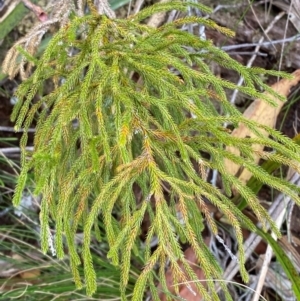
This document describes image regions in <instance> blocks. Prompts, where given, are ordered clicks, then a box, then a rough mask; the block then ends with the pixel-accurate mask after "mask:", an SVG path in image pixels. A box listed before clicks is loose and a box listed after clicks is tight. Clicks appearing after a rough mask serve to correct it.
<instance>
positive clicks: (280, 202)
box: [216, 173, 300, 292]
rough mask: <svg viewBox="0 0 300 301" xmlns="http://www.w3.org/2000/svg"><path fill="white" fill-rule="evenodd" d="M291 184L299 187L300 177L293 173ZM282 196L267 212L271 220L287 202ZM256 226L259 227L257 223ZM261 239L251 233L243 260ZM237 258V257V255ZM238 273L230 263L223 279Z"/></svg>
mask: <svg viewBox="0 0 300 301" xmlns="http://www.w3.org/2000/svg"><path fill="white" fill-rule="evenodd" d="M290 183H291V184H296V185H298V186H299V185H300V175H299V174H298V173H295V174H294V175H293V176H292V177H291V179H290ZM284 198H285V196H284V194H283V193H281V194H279V195H278V196H277V198H276V199H275V200H274V202H273V203H272V205H271V207H270V208H269V210H268V213H269V214H270V216H271V218H272V219H273V220H277V219H278V217H279V216H280V215H281V213H282V211H283V210H284V208H285V207H286V204H287V202H288V201H289V200H286V201H285V202H284ZM258 226H261V224H260V223H259V224H258ZM269 228H270V225H269V224H267V225H266V230H268V229H269ZM260 241H261V237H260V236H258V234H256V233H251V234H250V236H249V237H248V239H247V240H246V241H245V243H244V250H245V259H246V260H247V259H248V258H249V257H250V255H251V254H252V253H253V251H254V250H255V248H256V247H257V245H258V244H259V243H260ZM237 257H238V255H237ZM238 271H239V266H238V265H237V264H236V262H235V261H231V262H230V264H229V265H228V267H227V268H226V270H225V272H224V274H223V279H226V280H231V279H233V277H234V276H235V274H236V273H237V272H238ZM220 289H221V287H220V286H219V285H217V286H216V291H217V292H218V291H219V290H220Z"/></svg>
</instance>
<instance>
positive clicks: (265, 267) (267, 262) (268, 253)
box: [252, 201, 290, 301]
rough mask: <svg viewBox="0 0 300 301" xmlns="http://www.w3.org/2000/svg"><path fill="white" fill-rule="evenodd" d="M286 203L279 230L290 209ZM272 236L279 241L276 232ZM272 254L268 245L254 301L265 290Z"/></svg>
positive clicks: (279, 222)
mask: <svg viewBox="0 0 300 301" xmlns="http://www.w3.org/2000/svg"><path fill="white" fill-rule="evenodd" d="M284 203H286V206H285V207H284V210H282V212H281V214H280V215H279V216H278V218H277V220H276V225H277V227H278V229H280V228H281V225H282V223H283V221H284V217H285V215H286V211H287V207H288V204H289V203H290V201H288V202H284ZM271 235H272V237H273V238H274V239H275V240H277V237H276V235H275V234H274V232H272V234H271ZM272 253H273V250H272V247H271V245H270V244H268V247H267V250H266V254H265V258H264V262H263V265H262V267H261V270H260V275H259V279H258V282H257V287H256V289H255V293H254V296H253V299H252V301H259V298H260V295H261V291H262V288H263V285H264V283H265V279H266V276H267V272H268V268H269V265H270V262H271V259H272Z"/></svg>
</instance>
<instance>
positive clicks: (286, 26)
mask: <svg viewBox="0 0 300 301" xmlns="http://www.w3.org/2000/svg"><path fill="white" fill-rule="evenodd" d="M292 2H293V0H292V1H291V4H290V7H289V11H288V16H289V15H290V13H291V9H292ZM288 25H289V18H287V20H286V22H285V29H284V38H286V33H287V29H288ZM284 46H285V43H283V44H282V46H281V52H280V58H279V66H278V69H279V70H281V66H282V58H283V50H284Z"/></svg>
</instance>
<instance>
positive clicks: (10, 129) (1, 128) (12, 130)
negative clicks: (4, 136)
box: [0, 126, 35, 133]
mask: <svg viewBox="0 0 300 301" xmlns="http://www.w3.org/2000/svg"><path fill="white" fill-rule="evenodd" d="M0 131H2V132H14V133H15V132H16V133H18V132H24V131H25V130H23V129H19V130H18V131H16V130H15V129H14V128H13V127H10V126H0ZM26 132H28V133H35V129H27V130H26Z"/></svg>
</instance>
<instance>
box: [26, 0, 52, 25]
mask: <svg viewBox="0 0 300 301" xmlns="http://www.w3.org/2000/svg"><path fill="white" fill-rule="evenodd" d="M22 2H23V3H24V5H25V6H26V7H27V8H28V9H30V10H31V11H33V12H34V14H35V15H36V16H37V18H38V19H39V20H40V21H41V22H45V21H47V20H48V15H47V14H46V13H45V11H44V10H43V9H42V8H41V7H40V6H38V5H35V4H33V3H32V2H31V1H30V0H22Z"/></svg>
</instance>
